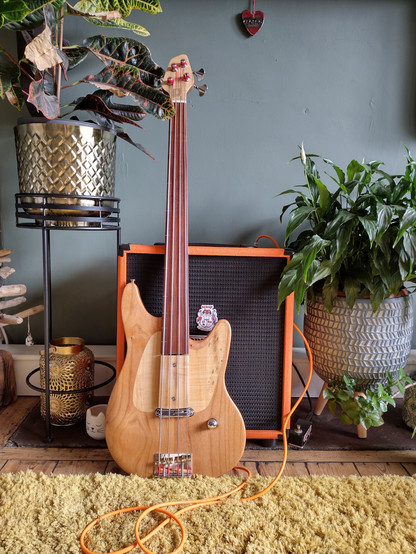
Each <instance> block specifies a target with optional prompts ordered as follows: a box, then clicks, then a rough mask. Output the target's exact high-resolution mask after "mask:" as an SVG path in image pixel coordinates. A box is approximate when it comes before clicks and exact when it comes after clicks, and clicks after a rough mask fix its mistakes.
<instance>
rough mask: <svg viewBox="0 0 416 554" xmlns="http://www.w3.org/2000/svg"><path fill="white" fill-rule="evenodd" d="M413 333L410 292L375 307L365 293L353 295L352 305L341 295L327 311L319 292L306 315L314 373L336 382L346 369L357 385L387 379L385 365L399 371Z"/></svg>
mask: <svg viewBox="0 0 416 554" xmlns="http://www.w3.org/2000/svg"><path fill="white" fill-rule="evenodd" d="M412 333H413V302H412V299H411V297H410V296H409V295H408V294H406V295H403V296H399V297H395V298H389V299H387V300H384V302H382V304H381V305H380V308H379V309H378V310H377V312H375V313H374V312H373V310H372V308H371V304H370V301H369V300H367V299H359V300H357V301H356V303H355V304H354V306H353V308H352V310H350V308H349V307H348V305H347V303H346V300H345V298H343V297H341V296H339V297H338V298H336V299H335V303H334V307H333V310H332V312H331V313H330V314H329V313H328V312H327V311H326V308H325V306H324V305H323V303H322V296H321V295H320V294H317V295H316V302H315V303H314V304H313V303H311V302H308V304H307V310H306V312H305V316H304V334H305V337H306V339H307V341H308V342H309V345H310V347H311V351H312V357H313V366H314V370H315V371H316V373H317V374H318V375H319V377H321V379H323V380H324V381H325V382H326V383H327V382H328V381H329V380H331V379H332V380H335V381H338V382H340V381H342V378H343V376H344V375H345V374H348V375H349V376H350V377H353V378H354V379H355V381H356V383H357V390H360V389H361V390H363V389H366V388H368V387H371V386H372V385H375V384H376V383H378V382H385V381H386V378H387V371H389V372H390V373H391V374H392V375H393V376H394V377H397V374H398V371H399V369H400V368H404V367H405V365H406V363H407V360H408V357H409V353H410V348H411V340H412Z"/></svg>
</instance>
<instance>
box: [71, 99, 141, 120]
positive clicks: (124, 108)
mask: <svg viewBox="0 0 416 554" xmlns="http://www.w3.org/2000/svg"><path fill="white" fill-rule="evenodd" d="M111 97H112V94H111V92H109V91H104V90H99V91H97V92H95V93H94V94H87V95H86V96H84V97H83V98H79V99H78V100H75V101H74V102H73V104H75V108H74V109H75V110H87V111H90V112H94V113H95V114H98V115H100V116H103V117H104V118H105V119H111V120H112V121H116V122H117V123H130V124H131V125H135V126H136V127H140V128H142V126H141V125H139V124H138V123H136V121H140V120H142V119H143V118H144V117H145V116H146V113H145V112H144V111H143V110H142V109H141V107H140V106H137V105H135V106H132V105H124V104H114V103H113V102H111Z"/></svg>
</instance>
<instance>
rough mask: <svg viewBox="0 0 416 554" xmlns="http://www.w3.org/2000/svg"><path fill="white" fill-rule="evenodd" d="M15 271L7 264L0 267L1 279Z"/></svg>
mask: <svg viewBox="0 0 416 554" xmlns="http://www.w3.org/2000/svg"><path fill="white" fill-rule="evenodd" d="M15 271H16V270H15V269H14V268H13V267H9V266H6V267H0V277H1V278H2V279H7V277H10V275H13V273H14V272H15Z"/></svg>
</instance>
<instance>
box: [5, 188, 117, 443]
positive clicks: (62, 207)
mask: <svg viewBox="0 0 416 554" xmlns="http://www.w3.org/2000/svg"><path fill="white" fill-rule="evenodd" d="M119 205H120V199H119V198H113V197H104V196H103V197H99V196H80V195H71V194H30V195H28V194H16V226H17V227H26V228H29V229H40V230H41V231H42V252H43V298H44V307H45V311H44V341H45V383H46V387H45V390H44V392H45V433H46V438H45V441H46V442H51V441H52V434H51V423H50V394H51V391H50V371H49V345H50V341H51V322H52V305H51V249H50V231H51V230H60V231H117V248H118V246H119V244H120V232H121V227H120V208H119ZM101 363H102V364H103V365H108V364H105V363H103V362H101ZM113 369H114V368H113ZM32 374H33V372H32ZM32 374H31V375H32ZM31 375H29V376H28V378H29V377H30V376H31ZM113 376H114V375H113ZM111 380H112V378H111V379H110V381H111ZM107 382H108V381H106V382H105V383H101V384H99V385H96V386H94V387H93V388H98V387H100V386H103V385H104V384H106V383H107ZM28 384H29V386H31V387H32V388H35V390H38V387H33V385H32V384H31V383H30V382H29V383H28ZM39 390H41V389H39ZM65 392H66V393H68V392H71V391H65ZM72 392H74V393H76V392H81V391H72ZM53 393H54V394H56V393H57V391H53ZM58 393H59V391H58Z"/></svg>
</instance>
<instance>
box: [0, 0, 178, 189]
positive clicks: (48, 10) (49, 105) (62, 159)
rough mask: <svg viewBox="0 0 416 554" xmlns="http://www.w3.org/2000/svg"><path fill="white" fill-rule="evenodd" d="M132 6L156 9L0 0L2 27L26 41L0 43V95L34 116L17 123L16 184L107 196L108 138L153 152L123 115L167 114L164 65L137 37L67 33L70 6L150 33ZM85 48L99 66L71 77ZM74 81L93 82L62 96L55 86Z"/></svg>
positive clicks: (73, 12)
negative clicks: (76, 39)
mask: <svg viewBox="0 0 416 554" xmlns="http://www.w3.org/2000/svg"><path fill="white" fill-rule="evenodd" d="M133 9H139V10H142V11H145V12H148V13H158V12H160V11H161V7H160V3H159V0H145V1H143V2H134V1H133V0H127V1H126V2H119V1H118V0H111V1H110V2H104V1H103V0H97V1H94V2H90V1H88V0H81V1H80V2H78V3H77V4H75V5H74V6H71V5H70V4H69V3H67V2H66V1H64V0H54V1H45V0H9V1H4V2H1V3H0V27H3V28H5V29H7V30H9V31H14V32H16V31H17V32H18V35H19V37H20V42H22V41H23V43H24V45H23V46H24V47H23V48H22V51H23V54H22V55H21V56H18V58H16V57H14V56H13V55H12V54H11V53H10V52H8V51H6V49H5V48H3V47H2V46H1V45H0V95H1V97H2V98H7V99H8V100H9V102H10V103H11V104H12V105H13V106H15V107H16V108H18V109H19V110H20V109H22V107H23V106H24V105H27V107H28V109H29V111H30V113H31V115H32V116H36V117H35V119H29V120H26V121H23V122H21V125H20V124H19V125H18V126H17V127H16V130H15V135H16V149H17V156H18V173H19V180H20V192H22V193H48V192H56V193H65V194H81V195H82V194H93V195H94V194H97V195H102V196H112V194H111V193H112V187H113V183H114V166H115V161H114V155H115V138H116V137H117V136H118V137H120V138H123V139H125V140H127V141H128V142H130V143H132V144H133V145H134V146H136V147H137V148H139V149H140V150H142V151H144V152H145V153H147V154H149V155H150V153H149V152H147V150H146V149H145V148H144V147H143V146H141V145H140V144H139V143H137V142H134V141H133V140H132V139H131V138H130V137H129V135H127V133H126V132H125V131H124V130H123V129H122V128H121V125H123V124H129V125H130V126H133V127H136V128H139V127H140V124H139V123H138V122H139V121H140V120H142V119H143V117H144V116H145V115H146V114H151V115H152V116H155V117H156V118H159V119H169V118H170V117H172V115H173V114H174V107H173V104H172V102H171V100H170V98H169V96H168V95H167V94H166V93H165V92H164V91H163V89H162V86H161V85H162V79H163V75H164V70H163V69H162V68H161V67H160V66H158V65H157V64H156V63H155V62H154V61H153V60H152V57H151V54H150V52H149V50H148V48H147V47H146V46H145V45H144V44H143V43H141V42H139V41H138V40H137V39H134V38H126V37H124V36H118V37H109V36H105V35H101V34H99V35H97V34H95V35H94V36H91V37H88V38H86V39H85V40H84V41H83V42H82V44H70V43H69V42H68V40H67V37H66V36H64V21H65V18H66V17H67V16H75V17H79V18H83V19H84V20H86V21H88V22H89V23H91V24H92V25H93V26H97V25H98V26H101V27H107V28H119V29H122V30H128V31H132V32H133V33H136V34H138V35H144V36H145V35H148V34H149V33H148V31H147V30H146V29H144V28H143V27H142V26H140V25H138V24H134V23H131V22H128V21H126V20H125V19H124V18H125V17H127V16H128V15H129V14H130V12H131V11H132V10H133ZM88 54H90V55H93V56H95V58H96V59H97V60H99V61H100V62H101V64H102V69H101V71H99V72H98V73H96V74H94V75H85V76H84V77H83V78H81V79H78V80H77V81H76V82H71V83H69V81H68V75H69V74H70V71H71V70H72V69H73V68H74V67H77V66H79V65H80V64H81V63H82V62H83V61H84V60H85V59H86V57H87V56H88ZM81 83H83V84H85V83H87V84H90V85H91V86H92V90H91V91H89V92H88V93H87V94H85V95H84V96H82V97H75V98H74V99H72V100H70V101H69V102H68V103H66V104H64V103H63V101H62V94H61V91H62V90H63V89H65V88H68V87H73V86H75V85H77V84H81ZM119 99H121V100H119ZM75 111H76V112H77V113H81V112H84V113H88V121H85V122H79V121H77V118H76V117H74V116H73V115H72V114H73V112H75ZM70 118H71V119H70ZM91 119H92V122H91ZM69 152H70V153H71V154H70V155H68V153H69ZM90 152H92V155H93V158H92V159H90V158H89V153H90ZM102 164H105V165H104V167H103V165H102ZM51 167H56V168H57V169H56V171H54V170H53V169H51ZM45 168H47V170H45ZM62 179H63V180H62Z"/></svg>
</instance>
